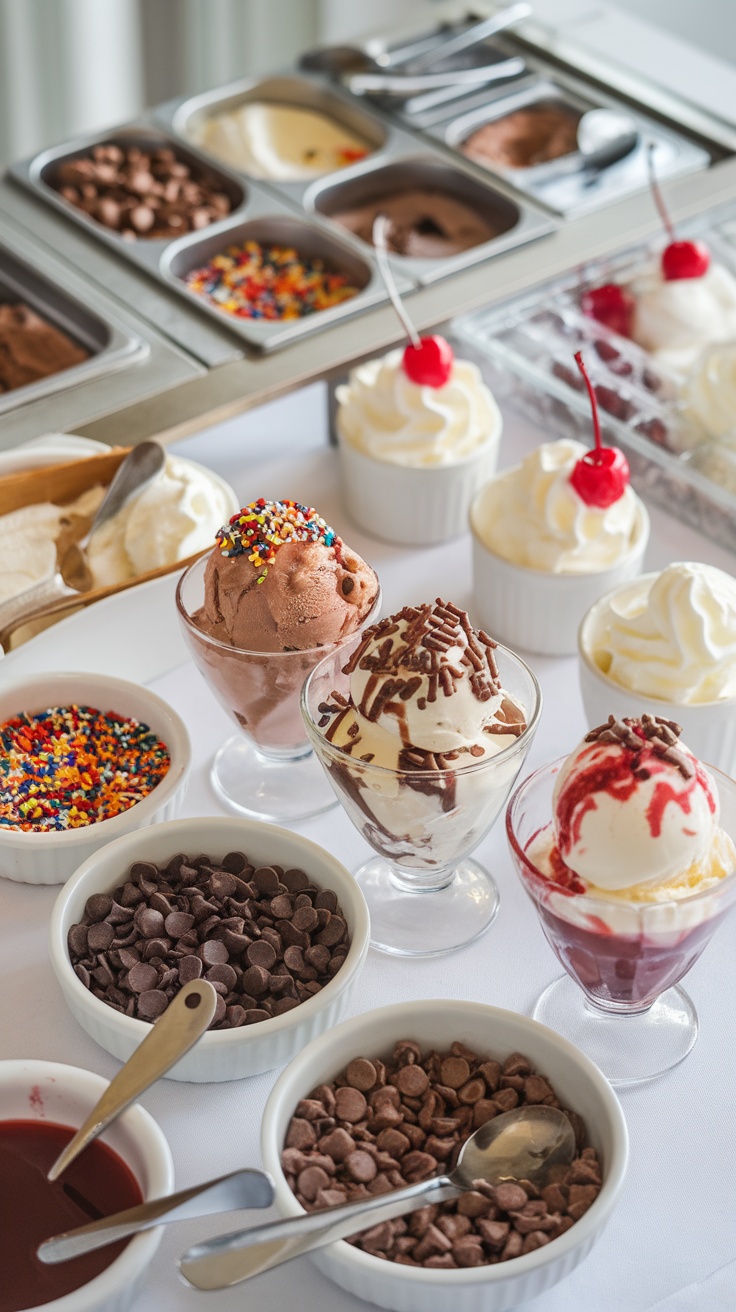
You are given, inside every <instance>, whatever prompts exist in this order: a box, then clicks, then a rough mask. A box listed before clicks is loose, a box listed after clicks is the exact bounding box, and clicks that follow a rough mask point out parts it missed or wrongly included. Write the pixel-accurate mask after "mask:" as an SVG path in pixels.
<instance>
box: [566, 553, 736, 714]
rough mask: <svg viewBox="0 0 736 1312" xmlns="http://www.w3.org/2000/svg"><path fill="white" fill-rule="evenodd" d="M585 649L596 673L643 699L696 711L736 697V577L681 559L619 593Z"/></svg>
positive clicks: (599, 612) (600, 614) (604, 606)
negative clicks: (700, 706) (688, 707)
mask: <svg viewBox="0 0 736 1312" xmlns="http://www.w3.org/2000/svg"><path fill="white" fill-rule="evenodd" d="M586 646H587V650H588V652H589V655H590V657H591V659H592V660H593V661H594V662H595V664H596V665H597V667H598V669H599V670H601V671H602V673H603V674H605V675H607V677H608V678H609V679H612V680H613V681H614V682H615V683H618V684H620V685H621V687H623V688H627V689H629V690H630V691H631V692H635V693H637V694H639V695H640V696H642V697H654V698H657V699H659V700H664V701H668V702H673V703H675V704H677V705H682V706H685V705H697V704H698V703H703V702H713V701H719V700H722V699H723V700H725V699H727V698H733V697H736V578H734V577H733V576H732V575H731V574H727V573H726V572H725V570H721V569H716V568H715V566H713V565H701V564H699V563H697V562H690V561H681V562H676V563H675V564H672V565H668V566H667V568H666V569H663V570H662V572H661V574H657V575H651V574H650V575H645V576H644V577H643V578H641V579H639V580H638V581H637V582H636V583H630V584H628V585H627V586H626V587H625V588H622V589H621V590H620V591H619V592H614V593H613V594H612V595H611V596H610V598H609V599H608V600H607V601H606V602H602V603H600V604H599V605H598V607H597V608H596V610H595V622H592V621H591V623H590V624H589V625H588V626H587V635H586Z"/></svg>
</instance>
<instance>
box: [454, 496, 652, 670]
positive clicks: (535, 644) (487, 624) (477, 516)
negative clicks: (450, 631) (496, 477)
mask: <svg viewBox="0 0 736 1312" xmlns="http://www.w3.org/2000/svg"><path fill="white" fill-rule="evenodd" d="M488 495H489V487H488V486H486V487H484V488H481V490H480V492H479V493H478V494H477V496H476V498H475V500H474V501H473V504H472V506H471V508H470V531H471V533H472V536H473V591H474V595H475V610H476V618H477V620H478V621H479V623H480V624H481V625H482V626H483V628H484V629H487V630H488V632H489V633H490V634H491V636H492V637H494V638H498V639H499V641H500V642H504V643H506V644H507V646H509V647H513V648H516V647H522V648H523V649H524V650H525V651H533V652H537V653H539V654H540V655H542V656H573V655H574V654H575V651H576V649H577V635H578V628H579V627H580V621H581V619H582V618H583V615H584V614H585V612H586V611H587V610H588V608H589V607H590V606H592V604H593V602H594V601H597V600H598V598H599V597H601V596H602V595H603V593H604V592H608V591H609V590H610V589H611V588H613V587H615V586H616V585H617V584H619V583H624V582H626V581H627V580H628V579H632V578H635V577H636V576H637V574H639V573H641V566H642V561H643V559H644V552H645V551H646V548H647V543H648V541H649V515H648V513H647V509H646V506H645V505H644V503H643V502H642V501H639V500H638V499H637V516H638V517H637V525H636V535H635V541H634V543H633V545H632V547H631V548H630V550H629V551H628V553H627V554H626V555H625V556H624V557H623V558H622V559H621V560H619V561H618V562H617V563H616V564H615V565H612V566H611V567H610V569H604V570H598V571H597V572H596V573H594V574H550V573H547V572H545V571H543V570H539V569H529V568H528V567H527V566H526V565H514V564H513V563H512V562H511V561H510V560H505V559H504V558H503V556H499V555H498V554H497V553H496V552H495V551H492V550H491V548H490V547H489V546H488V545H487V543H486V542H485V541H484V540H483V536H482V533H481V531H480V527H479V526H480V523H481V521H482V516H483V511H484V509H485V503H486V499H487V497H488Z"/></svg>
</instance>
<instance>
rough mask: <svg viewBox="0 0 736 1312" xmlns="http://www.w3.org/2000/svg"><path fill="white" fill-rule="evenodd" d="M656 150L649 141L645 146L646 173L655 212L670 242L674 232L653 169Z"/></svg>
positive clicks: (673, 237)
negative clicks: (655, 207)
mask: <svg viewBox="0 0 736 1312" xmlns="http://www.w3.org/2000/svg"><path fill="white" fill-rule="evenodd" d="M656 149H657V147H656V146H655V144H654V142H653V141H650V142H649V144H648V146H647V172H648V173H649V186H650V187H651V189H652V195H653V197H654V204H655V205H656V206H657V212H658V214H659V217H660V219H661V220H662V224H663V226H664V228H665V230H666V232H667V236H668V237H669V239H670V241H674V240H675V230H674V228H673V227H672V220H671V218H670V216H669V214H668V213H667V208H666V206H665V203H664V198H663V196H662V189H661V187H660V185H659V183H658V182H657V174H656V171H655V168H654V152H655V150H656Z"/></svg>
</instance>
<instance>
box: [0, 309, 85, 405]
mask: <svg viewBox="0 0 736 1312" xmlns="http://www.w3.org/2000/svg"><path fill="white" fill-rule="evenodd" d="M87 358H88V357H87V352H86V351H85V350H83V348H82V347H81V346H77V344H76V342H73V341H72V339H71V337H67V335H66V333H63V332H61V331H60V329H58V328H56V327H54V325H53V324H51V323H47V322H46V320H45V319H42V318H41V317H40V316H39V315H38V314H36V313H35V311H34V310H32V309H31V308H30V306H28V305H24V304H23V302H20V301H19V302H18V303H17V304H16V305H0V392H12V391H13V390H14V388H16V387H25V386H26V385H27V384H29V383H35V382H38V381H39V380H40V379H41V378H49V377H50V376H51V375H52V374H58V373H61V372H62V370H64V369H71V367H72V365H75V364H81V363H82V361H84V360H86V359H87Z"/></svg>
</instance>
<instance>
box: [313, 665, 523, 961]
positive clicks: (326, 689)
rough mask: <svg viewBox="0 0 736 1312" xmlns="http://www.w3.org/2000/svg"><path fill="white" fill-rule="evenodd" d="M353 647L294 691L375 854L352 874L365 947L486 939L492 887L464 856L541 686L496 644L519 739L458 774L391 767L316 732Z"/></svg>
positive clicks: (401, 949) (503, 781)
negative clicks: (366, 933) (365, 928)
mask: <svg viewBox="0 0 736 1312" xmlns="http://www.w3.org/2000/svg"><path fill="white" fill-rule="evenodd" d="M355 646H356V640H353V641H351V642H350V643H349V644H346V645H345V646H343V647H341V648H340V649H339V650H338V651H334V652H331V653H330V654H329V655H327V656H324V657H323V659H322V660H321V661H320V662H319V664H318V665H316V666H315V668H314V669H313V670H312V672H311V674H310V675H309V678H308V679H307V681H306V683H305V685H304V689H303V691H302V714H303V717H304V723H305V724H306V728H307V732H308V734H309V738H310V741H311V743H312V746H313V748H314V750H315V752H316V754H317V756H318V758H319V760H320V761H321V763H322V765H323V767H324V769H325V772H326V774H327V777H328V778H329V780H330V782H331V784H332V787H333V788H334V790H335V792H336V794H337V796H338V798H339V799H340V801H341V802H342V804H343V806H344V807H345V810H346V811H347V813H348V815H349V816H350V819H351V820H352V822H353V824H354V825H355V827H356V828H357V829H358V830H359V831H360V833H361V834H362V835H363V837H364V838H365V839H366V840H367V842H368V843H370V845H371V847H372V848H374V850H375V851H376V852H377V853H378V856H377V857H374V858H372V859H371V860H370V861H367V862H366V863H365V864H364V865H363V866H361V868H360V870H358V871H357V872H356V879H357V880H358V883H359V884H360V887H361V889H362V891H363V894H364V896H365V898H366V901H367V902H368V906H369V909H370V915H371V941H372V944H373V946H374V947H376V948H379V949H380V950H382V951H384V952H392V953H397V954H400V955H403V956H438V955H440V954H442V953H445V952H452V951H454V950H455V949H456V948H459V947H464V946H465V944H466V943H470V942H472V940H473V939H476V938H478V937H479V936H480V935H481V934H483V933H485V931H486V930H487V929H488V928H489V927H490V925H491V924H492V923H493V920H494V919H495V917H496V914H497V911H498V904H499V896H498V889H497V888H496V885H495V883H494V881H493V878H492V877H491V875H490V874H489V873H488V871H487V870H485V869H484V868H483V866H481V865H479V864H478V862H477V861H472V860H470V859H469V854H470V853H471V852H472V851H473V849H474V848H475V847H477V845H478V843H480V841H481V839H483V838H484V837H485V835H486V834H487V832H488V830H489V829H490V827H491V825H492V824H493V822H494V820H495V819H496V817H497V815H498V814H499V812H500V811H501V809H502V807H503V805H504V803H505V801H506V799H507V797H508V795H509V792H510V790H511V788H512V786H513V783H514V780H515V779H516V777H517V775H518V773H519V771H520V769H521V767H522V765H523V764H524V760H525V758H526V754H527V751H528V750H529V747H530V745H531V741H532V738H533V737H534V733H535V730H536V728H537V724H538V721H539V716H540V713H541V708H542V694H541V690H540V688H539V684H538V683H537V680H536V679H535V677H534V675H533V674H532V672H531V670H530V669H529V668H528V667H527V666H526V665H525V664H524V662H523V661H522V660H520V659H519V657H518V656H515V655H514V654H513V653H512V652H510V651H508V650H507V649H506V648H505V647H497V648H496V651H495V656H496V660H497V663H498V669H499V673H500V676H501V682H502V684H503V687H504V688H505V689H506V691H507V692H509V693H511V694H512V695H513V696H514V697H516V698H517V699H518V700H519V701H520V702H521V704H522V705H523V706H524V707H525V709H526V715H527V726H528V727H527V729H526V730H525V731H524V733H523V734H521V735H520V737H519V738H517V739H515V741H514V742H513V743H512V744H511V745H510V746H509V747H506V748H505V749H504V750H503V751H501V752H499V753H498V754H497V755H496V756H487V757H484V758H483V759H482V760H479V761H473V763H472V764H470V765H464V766H461V767H459V768H457V769H445V770H440V769H437V770H427V769H422V770H415V771H411V770H399V769H389V768H387V767H385V766H380V765H375V764H373V763H371V762H367V761H361V760H360V759H358V758H356V757H353V756H351V755H350V754H349V753H347V752H345V751H343V750H342V749H341V748H339V747H335V746H334V745H333V744H332V743H330V742H329V741H328V740H327V738H325V736H324V733H323V732H322V727H321V726H320V720H321V719H322V716H323V713H322V712H321V711H320V706H321V705H322V704H323V703H325V702H329V700H330V697H331V696H332V694H333V693H335V692H337V693H339V694H341V695H342V696H344V697H347V696H348V694H349V690H350V677H349V675H347V674H346V673H345V672H344V668H343V667H344V666H345V665H346V664H347V660H348V657H349V656H350V654H351V652H352V651H353V649H354V648H355Z"/></svg>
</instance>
